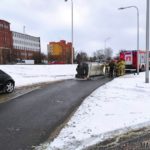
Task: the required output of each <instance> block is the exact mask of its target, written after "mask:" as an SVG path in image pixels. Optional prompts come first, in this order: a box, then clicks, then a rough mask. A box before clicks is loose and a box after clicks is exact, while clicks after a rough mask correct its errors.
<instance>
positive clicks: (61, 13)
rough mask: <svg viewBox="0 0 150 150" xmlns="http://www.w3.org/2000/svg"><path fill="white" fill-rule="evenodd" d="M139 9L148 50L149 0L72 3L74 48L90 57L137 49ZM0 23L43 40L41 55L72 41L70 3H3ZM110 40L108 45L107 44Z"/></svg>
mask: <svg viewBox="0 0 150 150" xmlns="http://www.w3.org/2000/svg"><path fill="white" fill-rule="evenodd" d="M131 5H132V6H133V5H134V6H137V7H138V8H139V13H140V16H139V17H140V18H139V19H140V49H145V26H146V25H145V22H146V0H73V6H74V47H75V50H76V51H85V52H87V53H88V54H89V55H91V54H93V52H94V51H96V50H98V49H103V48H104V47H105V44H106V47H111V48H112V49H113V51H114V54H115V53H117V52H118V50H120V49H136V47H137V46H136V45H137V43H136V42H137V39H136V38H137V22H136V19H137V11H136V9H135V8H130V9H125V10H118V8H119V7H125V6H131ZM0 16H1V17H0V19H2V20H6V21H8V22H10V23H11V30H13V31H16V32H21V33H22V32H23V26H25V32H26V34H29V35H33V36H38V37H41V49H42V52H44V53H47V44H48V43H49V42H50V41H59V40H63V39H64V40H66V41H68V42H69V41H71V0H68V2H65V1H64V0H0ZM107 38H110V39H109V40H107V42H106V43H105V40H106V39H107Z"/></svg>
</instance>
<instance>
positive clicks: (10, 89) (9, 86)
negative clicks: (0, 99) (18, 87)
mask: <svg viewBox="0 0 150 150" xmlns="http://www.w3.org/2000/svg"><path fill="white" fill-rule="evenodd" d="M13 91H14V83H13V82H12V81H8V82H7V83H6V85H5V87H4V92H6V93H12V92H13Z"/></svg>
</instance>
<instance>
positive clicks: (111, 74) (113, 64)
mask: <svg viewBox="0 0 150 150" xmlns="http://www.w3.org/2000/svg"><path fill="white" fill-rule="evenodd" d="M115 66H116V65H115V62H114V61H113V60H111V61H110V63H109V77H111V78H113V77H114V70H115Z"/></svg>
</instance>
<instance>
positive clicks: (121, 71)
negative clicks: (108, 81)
mask: <svg viewBox="0 0 150 150" xmlns="http://www.w3.org/2000/svg"><path fill="white" fill-rule="evenodd" d="M117 70H118V71H117V76H123V75H124V74H125V61H124V60H123V59H120V60H119V61H118V62H117Z"/></svg>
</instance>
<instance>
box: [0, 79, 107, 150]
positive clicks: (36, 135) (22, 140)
mask: <svg viewBox="0 0 150 150" xmlns="http://www.w3.org/2000/svg"><path fill="white" fill-rule="evenodd" d="M108 81H109V79H107V78H104V77H99V78H97V79H96V80H92V81H76V80H66V81H63V82H57V83H52V84H49V85H45V87H42V88H41V89H37V90H34V91H32V92H29V93H27V94H25V95H22V96H20V97H17V98H15V99H13V100H11V101H8V102H6V103H1V104H0V120H1V124H0V139H1V142H0V149H7V150H10V149H11V150H18V149H23V150H24V149H31V147H32V146H35V145H38V144H40V143H41V142H44V141H45V140H46V139H47V138H48V137H49V135H50V134H51V133H52V132H53V131H54V129H55V128H56V127H57V126H58V125H59V124H61V123H62V122H63V121H64V119H65V118H66V117H67V116H68V115H69V114H70V113H71V112H72V111H73V110H74V109H75V108H76V107H77V106H78V105H80V103H81V102H82V100H83V99H84V98H85V97H86V96H88V95H89V94H90V93H91V92H92V91H93V90H95V89H96V88H97V87H99V86H101V85H103V84H104V83H106V82H108ZM8 143H9V144H8Z"/></svg>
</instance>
